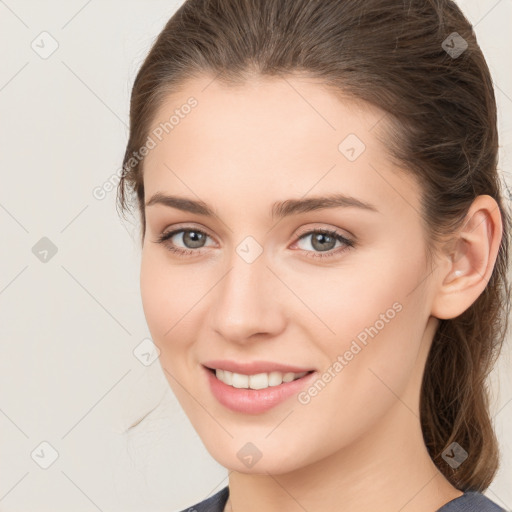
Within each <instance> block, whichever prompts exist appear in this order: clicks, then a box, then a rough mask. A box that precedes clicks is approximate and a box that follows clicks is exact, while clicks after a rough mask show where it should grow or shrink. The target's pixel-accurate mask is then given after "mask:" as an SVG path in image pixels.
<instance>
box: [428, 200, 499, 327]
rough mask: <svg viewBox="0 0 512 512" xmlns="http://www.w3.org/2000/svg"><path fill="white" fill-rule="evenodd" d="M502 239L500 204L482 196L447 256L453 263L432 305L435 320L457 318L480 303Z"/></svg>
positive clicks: (446, 269) (442, 275)
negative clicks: (479, 300)
mask: <svg viewBox="0 0 512 512" xmlns="http://www.w3.org/2000/svg"><path fill="white" fill-rule="evenodd" d="M501 237H502V223H501V213H500V210H499V207H498V204H497V203H496V201H495V200H494V199H493V198H492V197H491V196H488V195H481V196H478V197H477V198H476V199H475V200H474V201H473V203H472V205H471V207H470V208H469V210H468V213H467V215H466V218H465V221H464V223H463V225H462V227H461V228H460V230H459V231H458V233H457V234H456V235H455V238H454V244H452V245H451V250H450V251H449V252H448V253H447V254H445V255H444V257H445V258H447V259H448V260H449V261H448V262H447V264H446V265H443V268H442V270H440V271H439V274H438V275H439V278H440V284H439V286H438V289H437V291H436V295H435V297H434V300H433V303H432V313H431V314H432V316H434V317H436V318H439V319H450V318H455V317H457V316H459V315H460V314H462V313H463V312H464V311H466V310H467V309H468V308H469V307H470V306H471V305H472V304H473V303H474V302H475V301H476V300H477V298H478V297H479V296H480V294H481V293H482V292H483V291H484V289H485V287H486V286H487V282H488V281H489V279H490V277H491V274H492V270H493V268H494V264H495V262H496V257H497V255H498V250H499V246H500V242H501ZM440 267H441V266H440Z"/></svg>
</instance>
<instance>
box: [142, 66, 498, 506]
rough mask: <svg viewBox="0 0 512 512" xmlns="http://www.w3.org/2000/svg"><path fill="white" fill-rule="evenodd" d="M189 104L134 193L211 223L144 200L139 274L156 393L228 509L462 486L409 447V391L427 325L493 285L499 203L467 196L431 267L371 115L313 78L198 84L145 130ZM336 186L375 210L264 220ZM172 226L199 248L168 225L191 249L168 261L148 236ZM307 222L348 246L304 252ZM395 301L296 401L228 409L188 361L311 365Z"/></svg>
mask: <svg viewBox="0 0 512 512" xmlns="http://www.w3.org/2000/svg"><path fill="white" fill-rule="evenodd" d="M190 96H194V97H195V98H196V99H197V101H198V106H197V107H195V108H194V109H193V110H192V111H191V113H190V114H188V115H187V116H184V119H181V120H180V122H179V124H178V125H177V126H175V127H174V129H173V130H172V131H170V132H169V134H168V135H166V136H165V137H164V138H163V139H162V141H161V142H159V143H158V145H157V146H156V147H155V148H154V149H152V150H151V151H150V152H149V154H148V155H147V157H146V160H145V164H144V186H145V201H146V202H147V201H148V200H149V198H151V197H152V196H153V194H155V193H156V192H162V193H167V194H171V193H172V194H174V195H178V196H181V197H185V198H190V199H196V200H197V199H200V200H202V201H204V202H206V203H208V204H209V205H210V206H211V207H212V208H213V209H214V210H215V212H216V213H217V216H213V217H205V216H202V215H199V214H194V213H188V212H183V211H180V210H178V209H175V208H171V207H168V206H164V205H160V204H156V205H152V206H147V207H146V222H147V224H146V235H145V238H144V245H143V249H142V260H141V275H140V284H141V294H142V302H143V308H144V313H145V316H146V320H147V323H148V327H149V329H150V332H151V334H152V338H153V340H154V342H155V344H156V345H157V346H158V348H159V349H160V363H161V365H162V368H163V370H164V373H165V376H166V378H167V380H168V382H169V385H170V386H171V388H172V390H173V392H174V393H175V395H176V397H177V399H178V400H179V402H180V404H181V406H182V407H183V409H184V411H185V413H186V414H187V416H188V417H189V419H190V421H191V423H192V425H193V427H194V428H195V429H196V430H197V432H198V434H199V436H200V437H201V439H202V441H203V443H204V445H205V447H206V449H207V450H208V451H209V453H210V454H211V455H212V457H214V458H215V459H216V460H217V461H218V462H219V463H220V464H222V465H223V466H224V467H226V468H228V469H229V470H230V473H229V488H230V499H229V502H228V503H227V505H226V508H225V510H226V511H228V510H234V511H237V512H239V511H243V512H256V511H260V510H266V511H268V512H277V511H279V512H295V511H297V512H298V511H301V512H303V510H307V511H309V512H313V511H335V510H339V509H340V507H341V506H342V507H343V509H344V510H347V511H351V512H360V511H361V512H362V511H368V510H379V511H382V512H396V511H398V510H400V511H401V512H412V511H415V512H433V511H435V510H437V509H438V508H439V507H441V506H442V505H444V504H445V503H447V502H448V501H450V500H452V499H454V498H457V497H458V496H460V495H461V494H462V492H461V491H460V490H458V489H456V488H455V487H453V486H452V485H451V484H450V483H449V482H448V480H447V479H446V478H445V477H444V476H443V475H442V473H441V472H440V471H439V470H438V469H437V468H436V466H435V465H434V464H433V462H432V460H431V459H430V457H429V455H428V452H427V450H426V447H425V445H424V442H423V438H422V433H421V428H420V420H419V396H420V386H421V378H422V374H423V371H424V367H425V361H426V358H427V355H428V352H429V348H430V345H431V341H432V338H433V335H434V333H435V330H436V327H437V325H438V323H439V320H438V319H440V318H453V317H454V316H457V315H459V314H460V313H462V312H463V311H464V310H466V309H467V308H468V307H469V306H470V305H471V304H472V303H473V302H474V301H475V300H476V299H477V297H478V296H479V295H480V293H482V291H483V290H484V288H485V285H486V283H487V281H488V279H489V277H490V274H491V272H492V268H493V266H494V263H495V260H496V255H497V251H498V247H499V242H500V239H501V218H500V213H499V209H498V208H497V207H496V206H497V205H496V202H495V201H494V200H493V199H492V198H491V197H489V196H479V197H478V198H477V199H476V200H475V202H474V203H473V205H472V206H471V208H470V210H469V212H468V217H467V222H466V223H465V225H464V227H463V228H461V230H460V232H459V234H458V238H455V239H454V240H455V241H457V240H459V242H457V243H452V244H451V245H449V247H450V250H448V249H446V250H444V251H439V252H438V253H437V254H436V258H435V260H434V261H433V262H431V263H432V264H431V265H429V262H428V261H427V258H426V247H427V244H428V242H427V241H426V239H425V234H424V231H423V228H422V224H421V218H420V214H419V211H420V188H419V186H418V185H417V183H416V182H415V180H414V179H413V177H412V176H411V175H409V174H407V173H404V172H402V171H401V170H400V169H398V168H397V167H396V165H394V164H392V163H391V160H390V158H389V156H388V154H387V153H386V146H385V144H383V143H382V142H380V141H379V138H378V134H379V130H380V129H381V128H382V127H383V125H384V123H382V122H381V120H382V119H383V113H382V112H381V111H380V110H378V109H376V108H374V107H372V106H370V105H367V104H362V103H361V102H357V103H356V102H354V101H351V100H348V99H347V100H344V101H341V100H340V98H339V97H336V96H335V95H334V94H332V93H330V92H328V91H327V90H326V89H325V88H324V87H322V85H321V83H319V82H318V81H314V80H311V79H310V80H306V79H304V78H299V77H295V76H294V77H292V76H290V77H287V78H286V80H284V79H273V80H270V79H261V78H253V79H251V80H249V81H248V82H247V83H246V84H244V85H243V86H237V87H228V86H226V85H223V84H221V83H219V81H217V80H213V78H212V77H209V76H208V77H207V76H204V77H201V78H196V79H194V80H191V81H189V82H188V83H186V85H185V87H184V88H183V90H182V91H181V92H179V93H176V94H174V95H172V96H169V97H168V98H167V99H166V101H165V103H164V104H163V105H162V106H161V108H160V110H159V112H158V114H157V115H156V117H155V121H154V123H153V127H155V126H157V125H158V123H159V122H161V121H165V120H166V119H169V116H170V115H171V114H172V112H173V111H174V110H175V109H176V108H179V107H180V105H183V104H184V103H185V102H186V100H187V98H189V97H190ZM350 133H353V134H356V135H357V137H358V138H359V139H360V140H362V141H363V142H364V144H365V146H366V149H365V151H364V152H363V153H362V154H361V155H360V156H359V157H358V158H357V159H356V160H355V161H353V162H351V161H349V160H348V159H347V158H346V157H345V156H344V155H343V154H342V153H341V152H340V151H339V149H338V145H339V144H340V142H341V141H342V140H343V139H344V138H345V137H346V136H347V135H348V134H350ZM334 192H339V193H345V194H348V195H351V196H354V197H356V198H358V199H360V200H362V201H365V202H369V203H371V204H373V205H374V206H375V207H376V208H377V210H378V211H377V212H371V211H366V210H362V209H359V208H355V207H347V208H341V207H338V208H330V209H319V210H316V211H313V212H306V213H300V214H296V215H293V216H291V217H288V218H284V219H281V220H279V221H276V220H275V219H272V218H271V215H270V211H271V210H270V208H271V205H272V203H273V202H274V201H281V200H285V199H290V198H302V197H310V196H313V195H325V194H331V193H334ZM178 228H182V229H185V228H186V229H190V230H192V231H193V230H194V229H200V230H203V231H205V232H206V233H207V235H208V238H207V239H206V240H205V242H204V244H203V248H202V249H194V247H197V245H196V246H194V245H191V244H190V240H189V239H187V238H185V239H184V238H183V233H178V234H177V235H175V236H174V237H173V238H172V241H170V240H168V241H167V243H168V244H169V245H172V243H173V242H174V245H175V246H176V247H178V248H182V249H187V248H188V249H190V250H195V251H201V253H194V254H193V255H184V256H179V255H177V254H175V253H172V252H170V251H169V250H168V249H167V248H166V246H165V245H164V244H159V243H156V242H155V240H156V239H157V238H158V236H159V235H161V234H162V233H164V232H169V231H171V230H172V229H178ZM318 228H324V229H325V228H327V229H335V230H336V231H338V232H339V233H340V234H341V235H342V236H345V237H346V238H349V239H351V240H355V241H356V244H355V246H354V247H346V246H345V250H343V251H342V252H338V253H337V254H336V255H334V256H332V257H331V258H329V257H327V258H314V257H311V255H312V254H324V253H322V251H321V249H319V248H318V246H315V245H313V242H312V237H311V236H308V235H307V236H305V237H304V238H302V241H298V239H299V237H300V236H301V235H302V234H303V233H305V232H309V231H311V230H313V229H318ZM187 233H188V232H186V233H185V234H187ZM247 236H252V237H253V238H254V239H255V240H257V242H258V243H259V245H260V246H261V248H262V249H263V252H262V254H261V255H260V256H259V257H258V258H257V259H256V260H255V261H254V262H252V263H247V262H246V261H245V260H244V259H242V258H241V257H240V256H239V255H238V254H237V252H236V248H237V246H238V245H239V244H240V243H241V242H242V241H243V240H244V239H245V238H246V237H247ZM343 247H344V245H343V244H342V243H340V242H338V243H336V244H335V245H334V242H333V243H332V244H331V245H329V246H328V247H327V249H328V252H330V253H331V254H333V253H335V252H336V251H337V250H338V251H339V248H343ZM447 247H448V246H447ZM308 254H309V255H310V256H308ZM393 303H399V304H400V305H401V306H402V309H401V311H400V312H399V313H396V315H395V316H394V318H393V319H392V320H389V322H387V323H386V324H385V326H384V328H382V329H381V330H379V332H378V334H377V335H376V336H375V337H374V338H373V339H372V338H370V339H369V340H368V343H367V345H366V346H364V348H363V349H362V350H361V351H360V352H359V353H358V354H357V355H355V356H354V357H353V359H352V360H351V361H350V362H349V364H347V365H346V366H345V367H344V368H343V370H342V371H341V372H339V373H338V374H337V375H336V377H335V378H333V379H332V380H331V382H329V383H328V384H327V385H326V386H325V388H324V389H323V390H322V391H321V392H320V393H318V395H317V396H315V397H314V398H312V400H311V401H310V402H309V403H308V404H306V405H305V404H301V403H299V401H298V400H297V397H295V396H293V397H291V398H290V399H288V400H286V401H285V402H284V403H281V404H280V405H278V406H277V407H274V408H273V409H271V410H270V411H268V412H265V413H262V414H258V415H250V414H242V413H237V412H233V411H231V410H229V409H227V408H225V407H224V406H222V405H221V404H220V403H218V402H217V400H216V399H215V397H214V396H213V395H212V394H211V392H210V390H209V387H208V386H207V385H206V380H205V378H204V375H203V370H202V369H201V366H200V363H201V362H205V361H206V360H209V359H235V360H240V361H241V360H246V361H248V360H251V361H252V360H270V361H279V362H285V363H288V364H294V365H298V366H300V367H306V368H315V369H316V370H317V371H318V373H319V375H320V374H322V372H323V371H324V370H326V369H327V368H328V367H330V366H331V367H332V364H333V362H335V361H336V359H337V356H338V355H340V354H344V353H345V351H346V350H348V349H349V348H350V345H351V342H352V341H353V340H354V339H355V338H356V336H357V335H358V334H359V333H361V331H364V329H365V327H369V326H371V325H374V324H375V322H376V321H377V320H378V319H379V318H380V316H379V315H380V314H382V313H385V312H386V310H388V309H389V308H391V307H392V304H393ZM249 441H250V442H251V443H253V444H254V445H255V446H257V448H258V450H259V451H260V452H261V454H262V457H261V459H260V460H259V461H258V462H257V463H256V464H254V465H253V466H252V467H250V468H249V467H247V466H246V465H245V464H244V463H242V461H241V460H240V459H239V458H238V457H237V452H238V451H239V450H240V449H241V448H242V446H244V445H245V444H246V443H247V442H249Z"/></svg>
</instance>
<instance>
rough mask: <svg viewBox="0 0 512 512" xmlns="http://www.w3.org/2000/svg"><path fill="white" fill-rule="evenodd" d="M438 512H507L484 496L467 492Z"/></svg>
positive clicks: (474, 492)
mask: <svg viewBox="0 0 512 512" xmlns="http://www.w3.org/2000/svg"><path fill="white" fill-rule="evenodd" d="M437 512H506V511H505V509H503V508H501V507H499V506H498V505H496V503H494V501H491V500H490V499H489V498H487V497H486V496H484V495H483V494H481V493H479V492H476V491H466V492H465V493H464V494H463V495H462V496H459V497H458V498H455V499H454V500H452V501H449V502H448V503H447V504H446V505H443V506H442V507H441V508H440V509H438V510H437Z"/></svg>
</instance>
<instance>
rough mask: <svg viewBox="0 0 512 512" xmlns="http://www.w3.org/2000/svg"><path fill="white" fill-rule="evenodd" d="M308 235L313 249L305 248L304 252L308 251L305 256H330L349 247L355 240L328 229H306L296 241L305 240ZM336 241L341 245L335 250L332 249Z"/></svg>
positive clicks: (353, 244) (352, 245)
mask: <svg viewBox="0 0 512 512" xmlns="http://www.w3.org/2000/svg"><path fill="white" fill-rule="evenodd" d="M308 237H310V242H309V244H310V245H311V247H313V249H315V250H314V251H309V250H306V252H308V253H309V254H308V255H307V256H308V257H310V258H330V257H333V256H337V255H339V254H340V253H342V252H344V251H346V250H347V249H348V248H350V247H354V246H355V242H354V241H353V240H349V239H348V238H346V237H344V236H343V235H342V234H341V233H338V232H337V231H335V230H330V229H314V230H311V231H307V232H306V233H303V234H302V235H301V236H300V237H299V239H298V240H297V242H296V243H298V242H301V241H302V240H306V239H307V238H308ZM337 242H340V243H341V244H342V247H341V248H340V247H338V248H337V249H336V250H333V249H334V248H335V246H336V243H337ZM306 245H307V244H306ZM316 251H319V252H316ZM322 253H326V254H322Z"/></svg>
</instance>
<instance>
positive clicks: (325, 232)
mask: <svg viewBox="0 0 512 512" xmlns="http://www.w3.org/2000/svg"><path fill="white" fill-rule="evenodd" d="M179 233H183V234H185V233H188V234H190V233H194V234H195V235H196V236H195V238H196V240H193V241H192V243H193V242H194V241H198V240H197V237H198V236H199V238H200V240H199V241H201V239H203V238H204V239H206V238H210V236H209V235H208V234H207V233H205V232H204V231H202V230H200V229H195V228H193V229H192V228H188V229H187V228H180V229H176V230H173V231H170V232H167V233H162V234H161V235H160V236H159V237H158V238H157V239H156V240H155V242H156V243H159V244H162V245H164V247H165V248H166V249H167V250H168V251H170V252H172V253H174V254H177V255H178V256H183V257H187V256H192V255H194V256H195V255H199V254H201V253H202V252H203V249H205V247H204V246H203V247H198V248H195V249H190V248H181V247H177V246H176V245H175V244H174V243H172V242H171V239H172V238H173V237H174V236H175V235H177V234H179ZM315 234H318V235H320V237H316V239H315V241H316V242H320V241H325V239H326V238H327V239H331V241H332V240H333V241H335V242H340V243H341V244H342V247H338V248H336V249H334V248H333V249H329V250H322V251H315V250H313V251H310V250H304V249H302V252H304V253H306V256H307V257H309V258H332V257H334V256H339V255H340V254H341V253H343V252H345V251H347V250H348V249H350V248H352V247H354V246H355V242H354V241H353V240H350V239H348V238H346V237H345V236H343V235H342V234H341V233H339V232H337V231H335V230H331V229H320V228H317V229H312V230H310V231H307V232H305V233H302V234H301V235H300V236H299V237H298V238H297V239H296V240H295V241H294V243H293V245H295V244H296V243H297V242H300V241H302V240H305V239H307V238H308V237H311V236H312V235H315ZM319 238H320V240H319ZM181 239H182V243H183V235H182V237H181ZM189 243H190V242H189ZM310 243H311V242H310Z"/></svg>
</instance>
